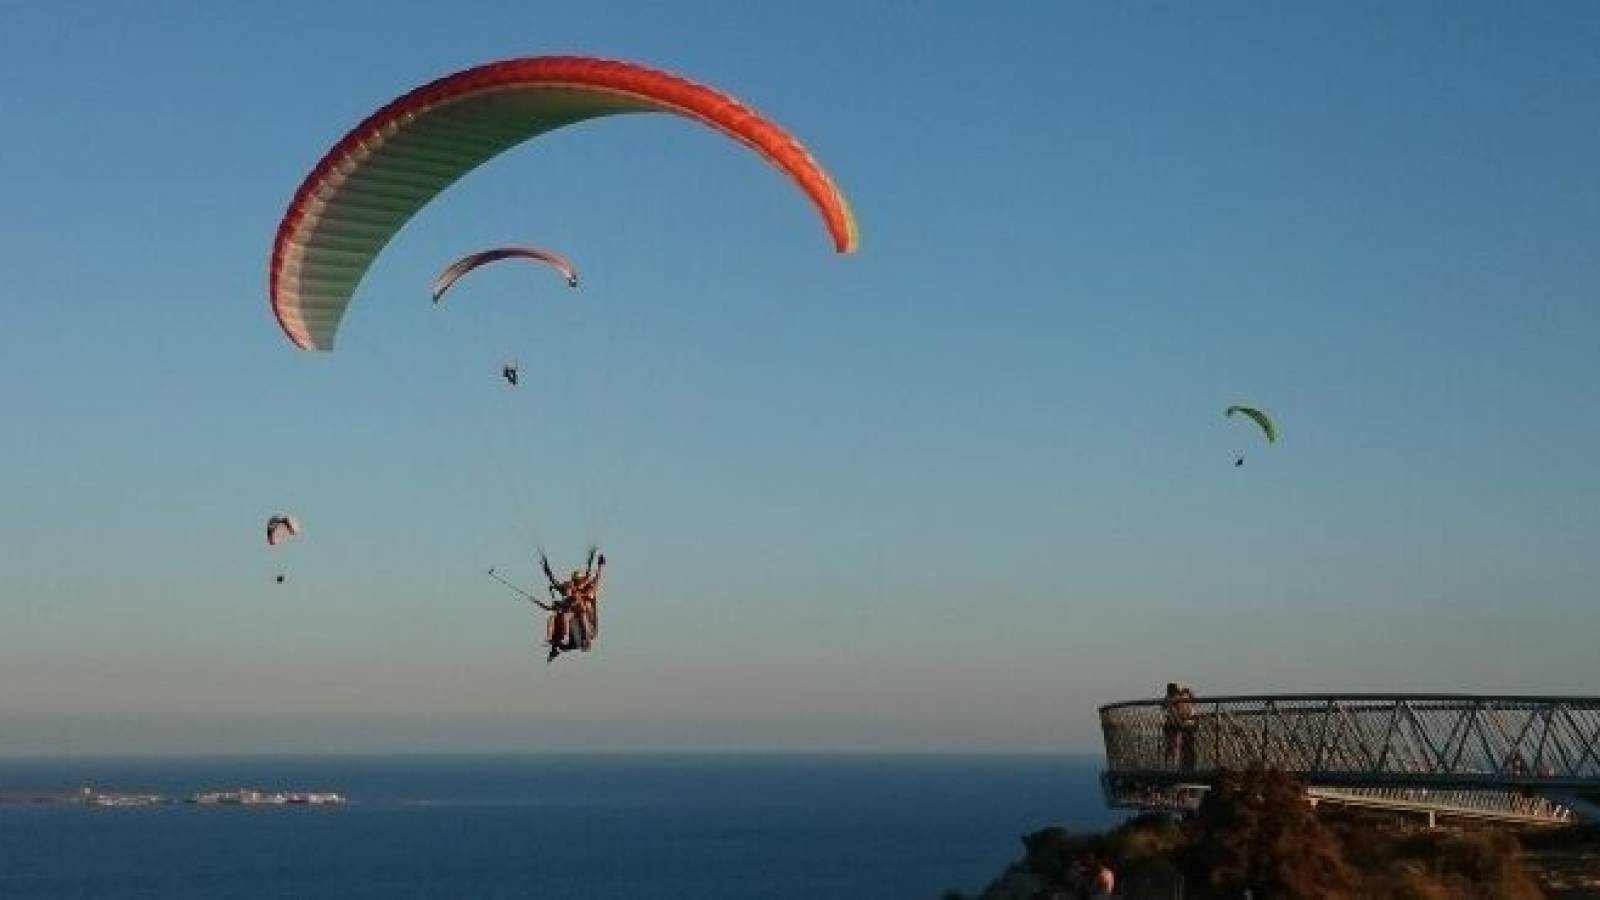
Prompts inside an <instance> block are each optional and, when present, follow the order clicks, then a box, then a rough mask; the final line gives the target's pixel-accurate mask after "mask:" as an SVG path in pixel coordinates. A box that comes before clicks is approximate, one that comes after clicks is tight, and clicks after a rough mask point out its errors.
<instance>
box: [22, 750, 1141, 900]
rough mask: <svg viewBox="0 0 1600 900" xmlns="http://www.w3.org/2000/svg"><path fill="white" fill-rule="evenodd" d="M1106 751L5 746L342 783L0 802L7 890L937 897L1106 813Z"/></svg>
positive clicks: (179, 772) (221, 784)
mask: <svg viewBox="0 0 1600 900" xmlns="http://www.w3.org/2000/svg"><path fill="white" fill-rule="evenodd" d="M1098 765H1099V761H1098V760H1097V759H1091V758H1086V757H1077V758H1073V757H1056V758H1049V757H1037V756H1033V757H1002V756H977V757H972V756H964V757H929V756H780V755H771V756H766V755H761V756H713V755H703V756H702V755H671V756H602V757H582V756H515V757H512V756H453V757H353V756H346V757H326V758H298V757H295V758H290V757H265V758H243V757H229V758H218V759H182V758H165V759H70V760H49V761H45V760H9V761H4V760H0V792H3V791H14V790H27V789H61V788H72V787H75V786H77V785H81V784H85V783H87V784H92V785H94V786H96V787H99V788H101V789H119V790H150V791H154V792H160V793H165V794H168V795H179V796H184V795H187V794H189V793H192V792H194V791H196V790H200V789H212V788H233V787H238V786H256V787H262V788H269V789H270V788H282V789H313V788H328V789H334V790H338V791H341V792H342V793H344V794H345V795H346V796H348V797H349V798H350V800H351V803H350V804H349V805H347V806H343V807H339V808H306V807H252V808H241V807H202V806H193V805H185V804H180V805H171V806H160V807H151V808H125V809H117V808H90V807H77V806H16V805H0V897H4V898H30V897H161V898H200V897H206V898H266V897H296V898H301V897H340V898H348V897H384V898H404V897H464V898H493V897H551V898H565V897H572V898H595V900H601V898H607V900H609V898H618V900H621V898H629V900H636V898H665V900H674V898H695V900H720V898H807V900H815V898H844V900H849V898H873V900H881V898H898V897H906V898H929V900H932V898H937V897H938V896H939V895H940V894H941V893H942V892H944V891H946V890H949V889H957V890H964V891H975V890H977V889H979V888H981V887H982V886H983V884H984V883H986V882H987V881H988V879H990V878H991V877H993V876H994V875H996V874H997V873H998V872H999V871H1000V870H1001V869H1002V868H1003V867H1004V866H1005V865H1006V864H1007V863H1008V862H1010V861H1012V860H1013V859H1015V858H1016V857H1017V856H1018V855H1019V853H1020V850H1021V844H1020V842H1019V841H1018V838H1019V837H1020V836H1021V835H1022V834H1024V833H1026V832H1028V831H1031V830H1033V829H1036V828H1040V827H1043V826H1045V825H1049V824H1064V825H1067V826H1068V827H1072V828H1098V827H1102V826H1105V825H1107V824H1110V823H1112V822H1114V821H1116V819H1117V816H1116V815H1115V814H1114V813H1113V812H1111V811H1109V810H1107V809H1106V808H1105V806H1104V802H1103V801H1102V799H1101V796H1100V792H1099V786H1098V782H1097V780H1096V778H1097V774H1098V770H1097V767H1098Z"/></svg>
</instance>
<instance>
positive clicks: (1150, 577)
mask: <svg viewBox="0 0 1600 900" xmlns="http://www.w3.org/2000/svg"><path fill="white" fill-rule="evenodd" d="M1597 45H1600V9H1596V8H1595V7H1594V6H1593V5H1591V4H1581V3H1570V4H1562V3H1546V4H1539V5H1537V6H1532V7H1529V6H1507V5H1503V4H1488V3H1484V4H1475V3H1448V4H1425V3H1405V4H1393V3H1370V4H1358V3H1351V4H1339V5H1337V6H1334V5H1327V6H1311V5H1293V6H1284V5H1278V4H1219V5H1212V6H1208V7H1207V8H1205V9H1203V10H1202V9H1199V8H1196V7H1193V6H1190V5H1185V4H1175V3H1173V4H1154V3H1152V4H1138V5H1127V4H1120V5H1112V4H1099V5H1093V4H1076V5H1069V4H1055V3H1018V4H1010V5H990V6H989V7H985V8H983V9H982V10H979V9H978V8H976V7H973V6H970V5H961V4H875V5H870V7H869V5H867V4H852V3H837V4H826V3H812V4H804V5H796V6H781V5H777V4H771V5H760V4H742V3H726V4H698V3H697V4H608V5H605V6H604V8H600V5H599V4H563V5H544V4H538V3H526V2H521V3H501V4H469V3H461V4H450V5H440V4H396V3H384V4H364V5H363V4H339V5H338V6H337V7H336V8H332V9H330V8H327V7H326V5H324V4H293V3H284V4H274V5H273V6H272V7H271V8H263V9H255V10H245V9H240V10H232V9H227V10H224V9H221V8H213V7H211V6H205V5H200V4H176V3H148V4H125V5H116V6H107V7H104V8H95V7H79V8H75V9H49V10H47V9H45V8H43V7H36V8H21V9H18V10H15V11H13V13H12V14H11V16H10V17H9V18H8V22H7V28H6V29H5V30H4V32H3V33H0V80H3V82H4V83H5V84H6V85H7V87H6V88H5V90H4V91H3V92H0V113H3V114H4V116H5V120H6V121H7V122H8V126H7V128H5V129H4V130H0V159H3V160H4V161H5V163H6V166H7V169H8V171H9V174H10V177H9V178H8V179H7V187H6V191H5V195H4V199H3V200H0V206H3V208H4V210H5V213H6V215H5V219H6V221H7V222H8V226H7V229H6V240H5V241H4V242H3V243H0V267H3V269H4V271H5V272H6V273H7V283H8V288H9V290H8V291H7V295H8V302H7V304H6V307H7V309H8V311H9V314H8V316H7V318H6V323H5V325H4V327H3V328H0V402H3V404H4V407H5V410H6V414H5V416H4V417H3V419H0V465H3V466H4V470H5V471H6V473H7V474H6V476H5V477H4V478H3V479H0V508H4V509H5V510H6V512H7V514H6V515H5V516H3V517H0V542H3V544H4V546H6V547H7V553H6V559H5V562H4V564H3V565H0V622H3V627H0V684H4V685H6V688H5V690H4V691H0V722H3V723H5V724H4V727H0V753H8V752H9V753H34V752H47V753H51V752H74V753H90V752H141V751H192V752H209V751H233V750H313V751H314V750H328V749H337V750H346V749H348V750H372V749H389V750H395V749H398V750H403V749H430V750H432V749H442V750H458V749H525V750H541V749H551V750H557V749H559V750H566V749H583V748H595V749H607V750H610V749H736V750H737V749H852V750H855V749H867V750H873V749H884V750H906V749H926V750H1026V751H1057V750H1087V749H1093V748H1094V746H1095V743H1096V740H1097V726H1096V723H1095V719H1094V708H1095V706H1097V705H1098V704H1100V703H1104V702H1109V701H1113V700H1120V699H1128V698H1132V697H1137V696H1147V695H1151V694H1153V693H1154V692H1155V690H1156V689H1157V688H1158V687H1159V686H1160V685H1161V684H1163V683H1164V682H1166V681H1168V680H1173V679H1177V680H1181V681H1185V682H1187V683H1192V684H1194V685H1195V686H1196V687H1197V688H1198V689H1200V690H1201V691H1202V692H1223V691H1226V692H1260V691H1282V690H1430V691H1432V690H1462V691H1527V692H1592V690H1593V677H1594V662H1595V659H1596V655H1595V650H1594V638H1593V635H1594V633H1595V630H1596V627H1597V626H1600V617H1597V613H1596V611H1595V604H1594V599H1595V593H1594V585H1595V584H1596V583H1597V578H1600V562H1597V561H1596V557H1595V554H1594V550H1593V548H1594V547H1595V546H1596V545H1597V539H1600V502H1597V500H1600V480H1597V479H1596V477H1595V475H1594V472H1593V467H1592V462H1591V459H1592V456H1593V452H1594V448H1595V446H1596V442H1597V438H1600V402H1597V400H1600V396H1597V386H1600V353H1596V335H1597V333H1600V311H1597V305H1596V303H1595V294H1596V288H1597V285H1600V242H1597V238H1596V235H1597V234H1600V183H1597V179H1596V177H1595V174H1596V167H1595V160H1596V159H1597V150H1600V112H1597V110H1596V107H1595V105H1594V97H1595V96H1597V93H1600V59H1597V58H1596V56H1595V54H1594V52H1593V48H1594V47H1595V46H1597ZM569 52H577V53H590V54H595V55H604V56H612V57H619V58H626V59H633V60H637V61H640V62H645V63H648V64H652V65H656V66H661V67H665V68H669V69H672V70H674V71H677V72H681V73H683V74H685V75H687V76H689V77H692V78H695V79H697V80H701V81H704V82H707V83H710V84H713V85H716V86H718V87H721V88H723V89H725V90H728V91H730V92H732V93H734V94H736V95H738V96H739V97H741V98H742V99H744V100H746V101H748V102H750V103H751V104H753V105H755V106H756V107H758V108H759V109H761V110H763V111H764V112H766V113H768V114H769V115H771V116H773V117H774V118H775V119H777V120H778V121H780V122H782V123H784V124H785V125H786V126H787V127H789V128H790V129H791V130H792V131H794V132H795V133H796V134H797V135H799V136H800V137H801V138H802V140H804V141H805V142H806V143H807V145H808V146H809V147H810V149H811V150H812V151H813V152H814V153H815V154H816V155H817V157H818V158H819V159H820V160H821V161H822V163H823V164H824V165H825V166H827V167H828V168H829V170H830V171H831V172H832V173H833V175H834V177H835V179H836V180H837V181H838V183H839V184H840V185H841V187H842V188H843V189H844V190H845V192H846V193H847V194H848V195H849V197H850V199H851V201H852V204H853V206H854V208H855V211H856V215H857V218H858V220H859V222H860V226H861V233H862V247H861V251H860V252H859V253H858V254H857V255H855V256H852V257H837V256H835V255H834V254H832V253H831V251H830V250H829V246H828V242H827V240H826V237H825V234H824V232H823V230H822V228H821V225H820V223H819V221H818V220H817V218H816V216H815V213H814V212H813V211H812V209H811V208H810V207H809V205H808V204H807V203H806V202H805V201H804V198H803V197H802V196H801V195H800V194H799V193H798V192H797V191H795V190H794V189H793V188H792V187H791V186H790V185H788V184H786V183H785V182H784V180H783V179H782V178H781V177H780V176H778V175H776V174H774V172H772V171H771V170H770V169H769V168H768V167H767V166H766V165H765V164H764V163H763V162H762V161H761V160H759V159H758V158H756V157H755V156H754V155H753V154H750V153H749V152H748V151H746V150H744V149H743V148H741V147H739V146H737V145H735V144H733V143H732V142H730V141H727V140H726V139H724V138H721V137H720V136H718V135H715V134H713V133H711V132H710V131H708V130H706V129H704V128H700V127H698V126H695V125H693V124H692V123H687V122H684V121H681V120H676V119H672V118H667V117H648V116H633V117H621V118H616V119H611V120H604V121H599V122H594V123H590V124H587V125H584V126H581V127H578V128H573V129H568V130H565V131H561V132H557V133H555V134H552V135H549V136H547V137H545V138H542V139H540V140H538V141H536V142H534V143H532V144H529V145H526V146H524V147H521V148H518V149H517V150H515V151H513V152H511V153H508V154H506V155H505V156H503V157H501V158H499V159H497V160H495V161H493V162H491V163H490V164H488V165H486V166H485V167H483V168H482V169H481V170H479V171H477V172H474V173H473V174H472V175H471V176H469V177H468V178H467V179H465V180H464V181H462V182H461V183H460V184H458V185H456V186H455V187H453V188H452V189H450V190H449V191H448V192H447V193H445V194H444V195H442V196H441V197H440V198H439V199H438V200H437V201H436V202H435V203H434V204H433V205H431V206H430V207H429V208H428V209H427V210H425V211H424V212H423V213H422V214H421V215H419V216H418V217H417V218H416V219H415V220H413V221H412V222H411V223H410V224H409V225H408V226H407V227H406V229H405V230H404V231H403V232H402V233H401V234H400V235H399V237H398V238H397V239H396V240H395V241H394V243H392V244H391V245H390V246H389V248H387V250H386V251H385V252H384V254H383V256H382V257H380V259H379V261H378V263H377V265H376V266H375V267H374V268H373V270H372V271H371V272H370V273H369V275H368V277H367V278H366V280H365V281H364V282H363V284H362V286H361V288H360V290H359V292H358V294H357V299H356V302H355V305H354V306H353V307H352V310H351V312H350V314H349V316H348V317H347V319H346V322H345V327H344V329H343V331H342V332H341V336H340V346H339V349H338V350H337V351H335V352H334V353H332V354H326V355H321V356H312V355H308V354H304V353H300V352H297V351H295V350H293V349H292V348H291V346H290V345H289V344H288V342H287V341H285V340H284V339H283V337H282V336H281V334H280V333H279V331H278V329H277V328H276V325H275V324H274V322H273V320H272V318H271V314H270V312H269V310H268V307H267V302H266V296H265V281H266V262H267V255H268V252H269V245H270V241H271V237H272V234H273V230H274V228H275V227H276V224H277V221H278V219H279V217H280V216H281V215H282V213H283V209H284V206H285V204H286V203H287V201H288V198H289V196H290V195H291V194H292V193H293V191H294V189H295V187H296V186H297V185H298V183H299V181H300V179H301V178H302V177H303V176H304V174H305V172H306V171H307V170H308V169H309V168H310V167H311V166H312V165H313V164H314V163H315V162H316V160H317V159H318V157H319V156H320V155H321V154H322V153H323V152H324V151H325V150H326V149H327V148H328V147H329V146H330V145H331V144H332V143H333V141H335V140H336V139H337V138H338V137H339V136H340V135H342V134H343V133H344V131H345V130H347V129H348V128H349V127H350V126H351V125H353V124H354V123H355V122H356V121H357V120H359V119H360V118H361V117H362V116H364V115H366V114H367V113H368V112H370V111H371V110H373V109H374V108H376V107H377V106H379V105H380V104H382V103H384V102H387V101H388V100H390V99H392V98H393V97H395V96H397V95H398V94H400V93H402V92H403V91H405V90H407V89H409V88H410V87H412V86H414V85H416V84H419V83H421V82H423V81H425V80H428V79H430V78H434V77H437V76H439V75H443V74H447V73H449V72H452V71H455V70H458V69H461V68H465V67H468V66H471V65H474V64H478V63H481V62H486V61H489V60H493V59H499V58H505V57H511V56H520V55H536V54H542V53H569ZM499 243H538V244H544V245H547V246H551V247H554V248H557V249H559V250H561V251H562V252H565V253H567V254H568V255H570V256H571V257H572V258H573V259H574V260H575V261H576V262H577V264H578V266H579V268H580V269H581V270H582V271H583V274H584V279H585V283H584V286H583V288H582V289H581V290H580V291H578V292H576V293H568V292H566V290H565V288H562V287H561V286H560V282H559V279H556V278H555V277H554V276H551V275H549V274H548V273H546V272H542V271H538V270H535V269H533V268H521V267H518V266H515V265H506V266H502V267H500V268H499V269H496V270H492V271H484V272H481V273H477V274H475V275H474V276H473V279H472V280H471V281H470V282H466V281H464V282H463V283H462V284H461V285H459V286H458V288H457V291H458V293H457V294H456V295H454V296H453V297H452V302H453V304H454V305H450V306H447V307H446V308H444V309H440V310H435V309H433V308H432V307H431V306H430V304H428V303H427V300H426V287H427V284H428V283H429V281H430V280H431V278H432V276H433V274H434V273H435V272H436V271H437V270H438V269H439V268H440V267H442V266H443V265H444V263H445V262H447V261H448V260H449V259H451V258H453V257H454V256H455V255H457V254H459V253H461V252H464V251H466V250H469V249H473V248H476V247H481V246H487V245H493V244H499ZM507 355H515V356H517V357H518V359H519V360H520V361H521V362H522V363H523V365H524V366H525V367H526V368H527V370H528V375H529V377H528V378H526V379H525V381H524V386H523V387H524V389H522V390H519V391H518V392H516V393H515V394H512V395H508V394H507V393H506V392H504V391H500V390H498V388H499V386H498V385H497V384H495V383H494V370H495V369H496V368H497V367H498V363H499V361H500V360H501V359H502V358H503V357H505V356H507ZM1237 401H1250V402H1255V403H1259V404H1261V405H1263V406H1265V407H1267V408H1269V409H1271V410H1272V411H1273V412H1274V414H1275V415H1276V417H1277V418H1278V420H1279V422H1280V426H1281V429H1282V432H1283V440H1282V442H1281V443H1280V444H1279V445H1278V446H1276V447H1273V448H1270V449H1264V448H1261V447H1259V446H1257V444H1258V441H1256V440H1255V439H1254V436H1253V435H1252V434H1251V433H1250V432H1249V430H1248V427H1247V426H1246V425H1245V424H1244V423H1241V422H1238V421H1227V420H1224V419H1223V418H1222V415H1221V412H1222V409H1223V408H1224V407H1225V406H1226V405H1227V404H1229V403H1232V402H1237ZM1240 451H1245V452H1247V454H1248V457H1249V460H1248V463H1247V465H1246V466H1245V467H1243V468H1240V469H1236V468H1234V467H1233V466H1232V464H1231V463H1232V460H1233V457H1234V455H1235V453H1237V452H1240ZM279 510H292V511H294V512H296V513H298V514H299V515H300V516H301V517H302V518H303V519H304V520H305V522H306V527H307V534H306V536H305V539H304V540H302V541H300V542H298V543H297V544H295V545H293V546H291V547H289V548H287V549H286V550H285V552H283V553H280V554H269V553H268V552H267V550H266V548H265V547H263V546H262V545H261V537H260V533H261V525H262V522H263V521H264V520H265V517H266V516H267V515H269V514H270V513H272V512H276V511H279ZM596 537H598V538H600V539H602V540H603V541H604V542H605V543H606V544H607V546H608V547H609V548H610V550H611V552H612V557H613V559H614V562H615V565H614V569H613V576H614V580H613V582H612V584H611V586H610V590H609V596H608V598H607V606H606V619H605V625H606V632H605V636H604V641H603V643H602V645H601V648H600V649H599V650H598V651H597V652H596V653H595V654H592V655H590V656H589V657H585V658H582V659H577V660H563V661H562V662H561V663H560V664H557V665H554V666H550V667H546V666H545V665H544V663H543V662H542V660H541V658H540V657H539V656H538V653H537V648H536V647H534V646H533V641H534V639H535V637H536V634H535V632H536V630H537V628H538V627H539V623H538V622H537V621H536V620H535V619H534V618H532V617H531V616H529V615H528V614H527V612H526V611H524V610H523V609H519V608H518V607H517V606H516V605H515V604H514V603H512V602H511V598H508V597H506V596H504V595H502V594H501V593H499V592H497V589H496V588H495V586H494V585H493V584H492V583H489V582H487V581H486V579H484V577H483V575H482V570H483V569H485V568H487V567H488V566H491V565H495V566H500V567H502V568H504V569H506V570H509V571H511V572H514V573H516V574H518V575H519V577H524V578H528V577H531V576H532V574H533V570H532V568H531V565H530V563H529V561H528V546H529V544H531V543H532V542H534V541H536V540H542V541H543V542H544V543H545V544H546V545H548V546H549V547H550V548H551V549H552V551H554V552H556V553H557V554H558V556H559V557H561V558H564V559H570V558H572V557H573V556H576V555H577V554H578V553H579V552H581V550H582V548H583V546H584V544H585V542H586V541H588V540H590V539H591V538H596ZM280 569H283V570H285V571H287V572H288V574H289V581H288V582H287V583H286V584H285V585H282V586H278V585H275V584H273V583H272V579H271V576H272V575H273V574H274V573H275V572H277V571H279V570H280Z"/></svg>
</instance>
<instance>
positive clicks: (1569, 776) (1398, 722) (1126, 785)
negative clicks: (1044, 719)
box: [1100, 694, 1600, 818]
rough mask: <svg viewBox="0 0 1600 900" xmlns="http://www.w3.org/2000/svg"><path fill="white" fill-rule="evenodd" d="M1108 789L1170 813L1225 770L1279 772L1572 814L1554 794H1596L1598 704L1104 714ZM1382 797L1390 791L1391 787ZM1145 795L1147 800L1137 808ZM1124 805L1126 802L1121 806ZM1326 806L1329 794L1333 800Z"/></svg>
mask: <svg viewBox="0 0 1600 900" xmlns="http://www.w3.org/2000/svg"><path fill="white" fill-rule="evenodd" d="M1100 725H1101V730H1102V731H1103V733H1104V736H1105V747H1106V775H1105V778H1106V791H1107V796H1108V799H1112V800H1113V802H1117V803H1118V805H1130V806H1139V805H1156V806H1160V805H1167V806H1171V805H1172V804H1171V803H1166V802H1164V801H1162V800H1161V799H1160V798H1161V797H1163V796H1166V795H1171V796H1173V797H1181V798H1182V799H1183V802H1184V804H1186V805H1192V804H1193V803H1194V802H1197V797H1198V796H1199V795H1198V794H1197V793H1196V791H1197V790H1199V789H1200V786H1203V785H1205V784H1207V783H1209V781H1210V780H1212V779H1213V778H1214V777H1215V776H1216V774H1217V773H1218V772H1220V771H1222V770H1224V769H1234V770H1238V769H1249V768H1275V769H1280V770H1283V771H1285V772H1288V773H1290V774H1293V775H1295V776H1296V777H1298V778H1300V779H1301V780H1302V781H1304V782H1306V783H1307V784H1308V785H1310V786H1312V787H1314V788H1317V789H1320V790H1323V791H1324V792H1328V793H1330V794H1332V793H1335V792H1343V795H1345V796H1348V797H1350V798H1352V800H1357V799H1362V798H1370V799H1374V800H1379V801H1381V800H1383V799H1384V798H1385V797H1387V798H1390V799H1393V800H1394V801H1395V802H1397V803H1401V802H1403V803H1424V804H1428V803H1435V804H1446V803H1447V804H1448V805H1451V806H1453V807H1457V808H1460V809H1462V810H1470V809H1472V808H1475V804H1476V805H1480V806H1482V807H1484V808H1485V809H1486V810H1488V811H1489V812H1491V813H1493V814H1496V815H1499V814H1502V813H1506V812H1507V811H1512V812H1514V814H1516V815H1529V816H1532V817H1535V818H1549V817H1551V816H1555V817H1556V818H1560V817H1562V816H1570V813H1569V812H1567V811H1566V809H1565V808H1564V807H1561V806H1559V805H1557V804H1551V803H1550V802H1549V801H1547V800H1545V799H1544V798H1543V797H1542V796H1540V795H1541V794H1542V793H1544V792H1547V791H1555V790H1563V791H1572V790H1578V791H1584V790H1600V698H1594V697H1534V696H1487V695H1484V696H1480V695H1464V694H1281V695H1255V696H1228V697H1200V698H1194V699H1190V700H1187V701H1185V702H1176V703H1174V702H1168V701H1166V700H1162V699H1154V700H1136V701H1132V702H1127V703H1113V704H1110V705H1107V706H1103V707H1101V709H1100ZM1385 792H1387V793H1385ZM1141 796H1142V797H1144V798H1146V799H1147V800H1149V801H1150V802H1149V803H1145V802H1141V801H1140V800H1139V799H1138V798H1139V797H1141ZM1116 798H1122V801H1121V802H1119V801H1118V800H1117V799H1116ZM1330 799H1335V798H1333V797H1332V796H1330Z"/></svg>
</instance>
